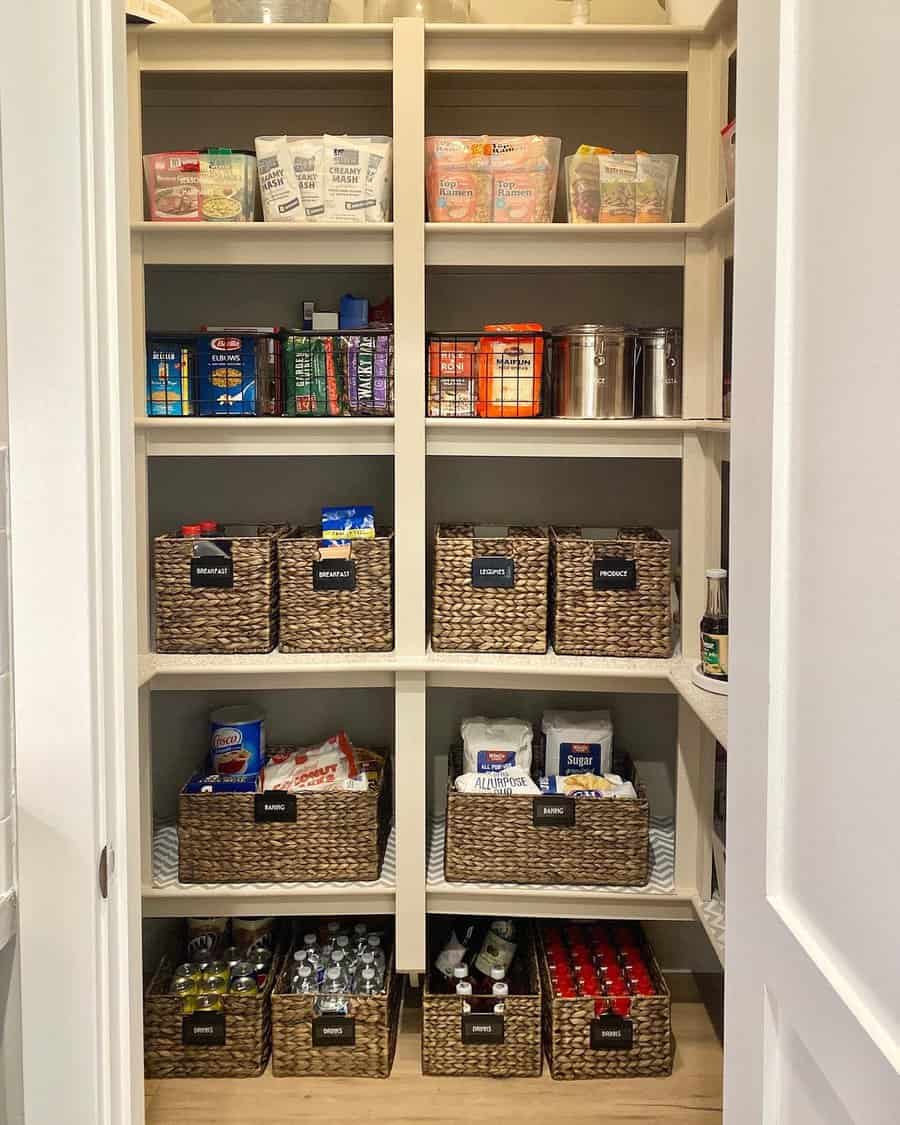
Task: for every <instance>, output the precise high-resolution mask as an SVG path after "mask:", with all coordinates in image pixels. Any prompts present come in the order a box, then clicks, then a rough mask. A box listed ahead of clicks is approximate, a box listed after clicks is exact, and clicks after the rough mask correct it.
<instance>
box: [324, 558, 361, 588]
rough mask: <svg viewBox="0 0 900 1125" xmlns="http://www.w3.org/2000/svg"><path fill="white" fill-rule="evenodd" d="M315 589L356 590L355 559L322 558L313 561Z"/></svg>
mask: <svg viewBox="0 0 900 1125" xmlns="http://www.w3.org/2000/svg"><path fill="white" fill-rule="evenodd" d="M313 589H314V590H355V589H356V563H355V562H354V561H353V559H322V560H320V561H318V562H314V563H313Z"/></svg>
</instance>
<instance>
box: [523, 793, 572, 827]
mask: <svg viewBox="0 0 900 1125" xmlns="http://www.w3.org/2000/svg"><path fill="white" fill-rule="evenodd" d="M531 823H532V824H533V825H534V827H535V828H547V827H548V826H549V827H554V828H574V827H575V798H574V797H535V798H534V803H533V804H532V806H531Z"/></svg>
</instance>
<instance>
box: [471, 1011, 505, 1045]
mask: <svg viewBox="0 0 900 1125" xmlns="http://www.w3.org/2000/svg"><path fill="white" fill-rule="evenodd" d="M505 1034H506V1032H505V1029H504V1024H503V1016H497V1015H493V1014H490V1015H479V1014H478V1013H477V1012H463V1017H462V1041H463V1043H465V1044H470V1043H471V1044H474V1043H502V1042H503V1040H504V1037H505Z"/></svg>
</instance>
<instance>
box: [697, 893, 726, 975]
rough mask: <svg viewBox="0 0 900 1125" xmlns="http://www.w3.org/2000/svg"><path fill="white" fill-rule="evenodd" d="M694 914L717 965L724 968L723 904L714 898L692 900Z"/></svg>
mask: <svg viewBox="0 0 900 1125" xmlns="http://www.w3.org/2000/svg"><path fill="white" fill-rule="evenodd" d="M693 905H694V913H695V914H696V917H697V921H698V922H699V923H700V925H701V926H702V927H703V929H704V930H705V931H706V936H707V938H708V939H709V944H710V945H711V946H712V947H713V952H714V953H715V955H716V957H718V959H719V964H720V965H721V966H722V968H723V969H724V968H725V903H724V902H722V900H721V899H720V898H718V897H716V896H714V897H713V898H707V899H701V898H697V897H695V898H694V899H693Z"/></svg>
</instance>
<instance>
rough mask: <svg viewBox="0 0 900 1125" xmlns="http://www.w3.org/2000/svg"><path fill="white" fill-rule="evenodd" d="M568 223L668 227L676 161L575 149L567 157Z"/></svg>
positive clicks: (660, 156) (643, 154) (659, 156)
mask: <svg viewBox="0 0 900 1125" xmlns="http://www.w3.org/2000/svg"><path fill="white" fill-rule="evenodd" d="M565 163H566V204H567V208H568V214H569V222H570V223H670V222H671V221H672V205H673V202H674V198H675V181H676V179H677V176H678V157H677V156H674V155H666V154H654V153H649V152H613V151H612V150H611V149H607V148H601V147H598V146H596V145H580V146H579V148H578V151H577V152H576V153H575V155H574V156H568V157H566V162H565Z"/></svg>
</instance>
